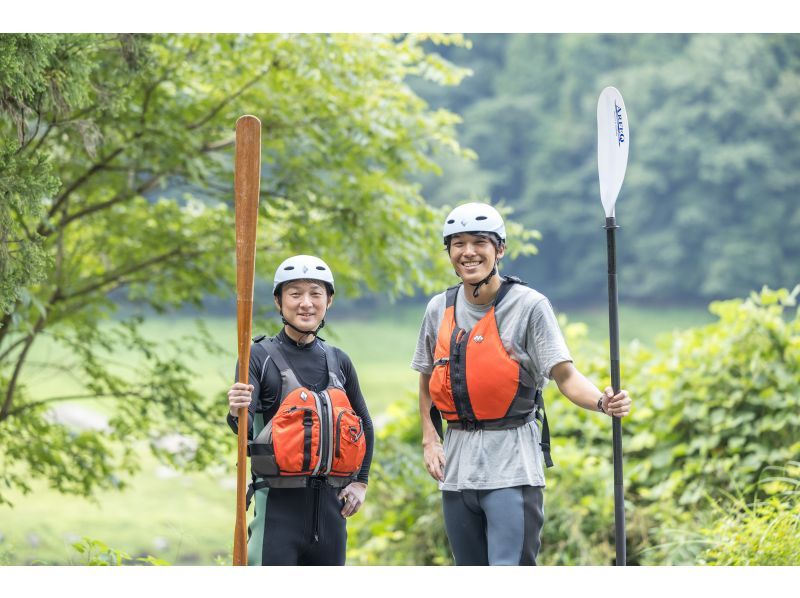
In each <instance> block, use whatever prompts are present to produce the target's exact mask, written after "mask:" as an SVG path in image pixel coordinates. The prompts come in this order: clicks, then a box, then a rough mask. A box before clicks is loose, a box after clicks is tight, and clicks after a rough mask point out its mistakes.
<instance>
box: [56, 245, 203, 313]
mask: <svg viewBox="0 0 800 598" xmlns="http://www.w3.org/2000/svg"><path fill="white" fill-rule="evenodd" d="M201 254H202V252H201V251H190V252H185V251H183V250H182V249H181V248H180V247H178V248H176V249H173V250H172V251H168V252H167V253H162V254H161V255H157V256H155V257H153V258H150V259H149V260H145V261H143V262H139V263H138V264H134V265H133V266H130V267H128V268H125V269H123V270H118V271H116V272H112V273H110V274H108V275H106V276H104V277H103V278H102V279H100V280H98V281H96V282H94V283H92V284H90V285H88V286H85V287H83V288H82V289H78V290H77V291H74V292H72V293H68V294H64V295H62V296H61V301H62V302H66V301H72V300H73V299H75V298H76V297H80V296H82V295H87V294H89V293H92V292H94V291H96V290H98V289H101V288H103V287H104V286H107V285H109V284H112V283H116V282H119V280H120V279H122V278H124V277H126V276H130V275H131V274H135V273H136V272H140V271H141V270H144V269H146V268H149V267H150V266H155V265H156V264H159V263H161V262H165V261H168V260H170V259H171V258H173V257H175V256H181V257H184V258H187V257H195V256H198V255H201Z"/></svg>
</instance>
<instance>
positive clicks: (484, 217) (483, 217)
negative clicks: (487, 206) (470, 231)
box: [475, 216, 486, 220]
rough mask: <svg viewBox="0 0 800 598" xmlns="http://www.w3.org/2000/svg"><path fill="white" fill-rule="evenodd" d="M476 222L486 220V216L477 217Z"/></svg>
mask: <svg viewBox="0 0 800 598" xmlns="http://www.w3.org/2000/svg"><path fill="white" fill-rule="evenodd" d="M475 220H486V216H477V217H476V218H475Z"/></svg>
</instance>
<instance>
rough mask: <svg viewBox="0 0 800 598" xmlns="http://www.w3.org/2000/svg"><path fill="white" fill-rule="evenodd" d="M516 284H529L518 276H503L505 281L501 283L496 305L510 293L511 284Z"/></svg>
mask: <svg viewBox="0 0 800 598" xmlns="http://www.w3.org/2000/svg"><path fill="white" fill-rule="evenodd" d="M515 284H524V285H527V284H528V283H527V282H523V281H522V280H520V279H519V278H517V277H516V276H503V282H502V283H500V290H499V291H497V297H495V299H494V306H495V307H497V304H498V303H500V301H502V300H503V297H505V296H506V295H507V294H508V291H509V290H511V286H512V285H515Z"/></svg>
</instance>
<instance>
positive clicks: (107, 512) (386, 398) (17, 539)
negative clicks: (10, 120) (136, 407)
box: [0, 306, 712, 565]
mask: <svg viewBox="0 0 800 598" xmlns="http://www.w3.org/2000/svg"><path fill="white" fill-rule="evenodd" d="M423 311H424V307H419V308H409V307H408V306H404V307H403V308H402V309H401V308H397V309H393V310H391V311H390V313H389V314H388V315H384V317H382V318H381V319H379V320H375V319H371V320H363V321H361V320H357V319H352V318H351V319H348V320H344V321H337V320H336V314H335V311H334V312H332V313H331V318H330V322H329V328H326V330H325V332H326V333H327V334H326V335H323V336H325V337H326V338H327V339H328V341H330V342H331V343H333V344H334V345H337V346H339V347H341V348H342V349H343V350H344V351H345V352H347V353H348V355H350V357H351V359H352V360H353V363H354V364H355V366H356V368H357V370H358V374H359V379H360V382H361V388H362V391H363V393H364V396H365V397H366V399H367V402H368V404H369V405H370V411H371V413H372V415H373V417H374V418H376V419H377V421H378V423H379V422H380V414H381V413H382V412H383V411H384V410H385V408H386V406H387V405H389V404H390V403H391V402H394V401H398V400H409V401H414V400H415V399H414V394H415V393H416V388H417V375H416V373H415V372H414V371H413V370H411V369H410V367H409V364H410V361H411V357H412V355H413V352H414V347H415V345H416V338H417V333H418V329H419V324H420V322H421V319H422V312H423ZM567 316H568V318H569V320H570V321H571V322H578V321H583V322H586V323H587V324H588V327H589V338H590V339H591V340H595V341H598V342H602V341H603V340H604V339H605V338H606V337H607V326H608V323H607V314H606V312H605V311H604V310H600V309H598V310H584V311H576V312H568V313H567ZM711 319H712V318H711V316H710V315H709V314H708V313H707V312H704V311H703V310H681V309H669V310H664V309H659V310H653V309H636V308H625V307H623V308H622V310H621V314H620V322H621V325H620V326H621V337H622V341H623V342H628V341H630V340H632V339H634V338H636V339H639V340H640V341H641V342H644V343H651V342H652V341H653V340H654V338H655V337H656V335H658V334H659V333H661V332H665V331H670V330H673V329H676V328H685V327H688V326H694V325H700V324H704V323H706V322H709V321H711ZM205 322H206V324H207V326H208V328H209V330H210V332H211V333H212V334H213V336H214V338H216V339H217V341H218V342H219V343H220V344H222V345H223V346H225V347H231V353H230V354H228V355H223V356H216V355H213V356H212V355H209V356H204V357H199V358H198V359H197V362H196V364H194V365H195V368H196V371H197V372H198V376H199V377H198V381H197V388H198V390H200V391H201V392H203V393H214V394H218V395H219V412H218V413H216V414H213V415H212V414H210V416H216V417H218V418H219V420H220V425H224V423H223V422H224V417H225V412H226V410H227V403H226V398H225V391H226V389H227V385H228V384H230V381H231V376H232V374H233V369H234V361H235V346H236V323H235V320H233V319H229V318H206V319H205ZM193 326H194V324H193V320H192V319H190V318H153V319H151V320H149V321H147V323H146V324H145V328H144V332H145V334H146V335H147V336H148V337H151V338H153V339H155V340H160V339H167V338H178V337H180V336H182V335H185V334H188V333H190V332H191V331H192V330H193ZM115 359H116V361H118V362H119V363H120V364H125V363H128V364H130V363H135V361H136V356H135V355H131V354H124V353H123V354H121V355H116V356H115ZM31 361H32V362H34V363H36V364H37V367H36V368H35V369H36V372H35V374H33V373H31V370H29V374H28V376H29V377H28V378H26V379H25V380H24V382H25V383H26V384H27V385H28V386H29V388H31V389H32V390H33V391H34V393H35V395H36V396H38V397H49V396H62V395H68V394H77V393H80V391H81V383H80V380H77V379H75V378H73V377H72V376H71V375H70V372H69V370H70V355H69V354H68V353H67V352H66V351H65V350H64V349H62V348H59V347H57V346H54V345H49V346H45V345H36V346H34V349H33V350H32V354H31ZM119 367H122V366H119ZM79 404H80V406H81V407H82V408H88V409H94V410H96V411H100V412H102V411H103V410H104V407H103V405H102V404H101V403H99V402H93V401H82V402H81V403H79ZM234 445H235V436H234V435H233V434H231V459H230V463H231V465H230V467H229V468H228V469H227V470H222V471H214V472H205V473H202V474H178V473H177V472H174V471H172V470H170V469H169V468H166V467H164V466H161V465H160V464H159V463H157V462H156V461H155V460H154V459H153V458H152V457H151V456H150V455H149V454H147V453H146V452H144V451H143V452H142V461H141V463H142V472H141V473H140V474H138V475H137V476H135V477H134V478H133V479H132V480H129V483H130V484H129V487H128V488H127V489H126V490H124V491H122V492H107V493H103V494H102V495H101V496H99V497H98V500H97V501H96V502H91V501H87V500H84V499H80V498H76V497H70V496H61V495H59V494H57V493H55V492H52V491H50V490H48V489H47V488H46V487H45V486H44V485H42V484H37V485H36V491H35V492H34V493H33V494H32V495H29V496H25V497H23V496H19V495H14V496H13V501H14V503H15V506H14V507H13V508H9V507H5V506H4V507H0V564H8V565H22V564H31V563H35V562H42V563H48V564H69V563H75V564H80V563H81V562H82V560H81V556H80V555H79V554H78V553H77V552H76V551H75V550H74V549H72V548H71V547H70V546H71V544H72V543H73V542H76V541H79V540H80V539H81V537H82V536H87V537H90V538H94V539H97V540H101V541H103V542H104V543H106V544H107V545H109V546H112V547H114V548H116V549H119V550H122V551H124V552H127V553H129V554H131V555H133V556H136V555H146V554H150V555H153V556H156V557H158V558H161V559H164V560H166V561H168V562H170V563H174V564H213V563H214V562H215V561H216V560H217V558H218V557H221V558H222V559H223V560H224V559H227V558H229V554H230V551H231V545H232V537H233V523H234V503H235V478H234V476H235V465H234V463H235V456H234V454H233V449H234ZM251 514H252V513H251Z"/></svg>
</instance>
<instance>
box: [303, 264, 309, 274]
mask: <svg viewBox="0 0 800 598" xmlns="http://www.w3.org/2000/svg"><path fill="white" fill-rule="evenodd" d="M306 272H308V266H306V265H305V264H303V274H305V273H306Z"/></svg>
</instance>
